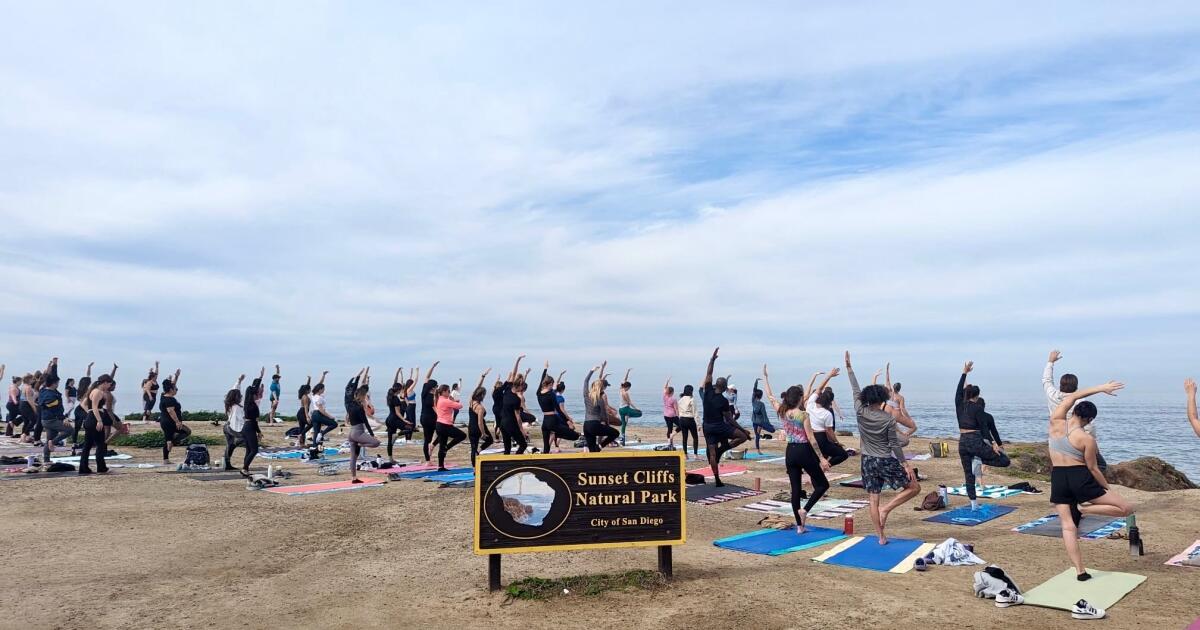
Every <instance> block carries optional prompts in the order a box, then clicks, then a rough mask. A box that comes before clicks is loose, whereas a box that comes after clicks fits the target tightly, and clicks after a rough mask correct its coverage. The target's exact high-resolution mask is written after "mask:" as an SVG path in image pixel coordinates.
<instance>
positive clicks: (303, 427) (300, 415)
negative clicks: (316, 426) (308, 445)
mask: <svg viewBox="0 0 1200 630" xmlns="http://www.w3.org/2000/svg"><path fill="white" fill-rule="evenodd" d="M296 425H297V426H299V427H300V435H299V437H300V445H301V446H304V442H305V440H304V436H305V435H307V434H308V428H309V427H310V426H311V425H309V423H308V410H306V409H305V408H304V407H301V408H300V409H299V410H298V411H296Z"/></svg>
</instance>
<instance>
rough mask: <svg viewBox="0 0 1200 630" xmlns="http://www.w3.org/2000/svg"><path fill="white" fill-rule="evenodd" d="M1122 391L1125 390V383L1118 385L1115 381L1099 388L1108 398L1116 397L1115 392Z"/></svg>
mask: <svg viewBox="0 0 1200 630" xmlns="http://www.w3.org/2000/svg"><path fill="white" fill-rule="evenodd" d="M1122 389H1125V383H1118V382H1117V381H1109V382H1107V383H1105V384H1103V385H1101V386H1100V391H1102V392H1104V393H1105V394H1108V395H1109V396H1116V395H1117V392H1118V391H1121V390H1122Z"/></svg>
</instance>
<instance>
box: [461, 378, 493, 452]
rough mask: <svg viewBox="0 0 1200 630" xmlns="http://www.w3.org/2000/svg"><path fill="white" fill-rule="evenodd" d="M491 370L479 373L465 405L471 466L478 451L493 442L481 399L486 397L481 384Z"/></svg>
mask: <svg viewBox="0 0 1200 630" xmlns="http://www.w3.org/2000/svg"><path fill="white" fill-rule="evenodd" d="M491 372H492V368H488V369H487V370H486V371H484V373H483V374H480V375H479V383H478V384H476V385H475V389H473V390H471V398H470V401H469V402H468V406H467V416H468V419H469V420H470V424H469V425H467V439H468V440H470V443H471V466H472V467H474V466H475V458H477V457H479V453H481V452H483V451H486V450H487V449H488V447H489V446H491V445H492V444H493V443H494V442H495V439H493V437H492V432H491V430H490V429H488V424H487V408H486V407H484V406H483V399H484V398H486V397H487V388H486V387H484V386H483V383H484V381H485V379H487V375H488V374H490V373H491ZM493 413H494V412H493Z"/></svg>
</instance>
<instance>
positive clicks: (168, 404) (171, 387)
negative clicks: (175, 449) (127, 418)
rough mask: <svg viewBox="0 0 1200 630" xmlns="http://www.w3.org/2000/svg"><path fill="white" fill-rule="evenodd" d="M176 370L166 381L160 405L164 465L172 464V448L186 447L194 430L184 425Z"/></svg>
mask: <svg viewBox="0 0 1200 630" xmlns="http://www.w3.org/2000/svg"><path fill="white" fill-rule="evenodd" d="M181 372H182V370H178V369H176V370H175V375H174V376H173V377H172V378H169V379H164V380H163V383H162V396H161V397H159V403H158V426H159V428H161V429H162V432H163V464H165V465H170V463H171V447H172V446H186V445H187V441H188V438H189V437H191V435H192V430H191V429H189V428H188V426H187V425H186V424H184V423H183V405H180V404H179V399H178V397H177V396H178V394H179V375H180V373H181Z"/></svg>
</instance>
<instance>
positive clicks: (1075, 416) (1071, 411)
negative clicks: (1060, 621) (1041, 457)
mask: <svg viewBox="0 0 1200 630" xmlns="http://www.w3.org/2000/svg"><path fill="white" fill-rule="evenodd" d="M1124 387H1125V385H1124V384H1122V383H1118V382H1116V381H1109V382H1107V383H1105V384H1103V385H1099V386H1097V387H1092V388H1089V389H1085V390H1081V391H1075V392H1071V393H1068V394H1067V395H1066V396H1064V397H1063V400H1062V402H1060V403H1059V405H1058V407H1056V408H1055V409H1054V413H1053V414H1051V415H1050V426H1049V430H1048V437H1049V439H1048V445H1049V447H1050V463H1051V464H1052V465H1053V469H1052V470H1051V471H1050V503H1052V504H1054V508H1055V510H1056V511H1057V512H1058V520H1059V522H1060V523H1061V524H1062V537H1063V543H1064V545H1065V546H1066V548H1067V557H1069V558H1070V559H1071V563H1072V564H1073V565H1075V577H1076V579H1078V580H1079V581H1081V582H1083V581H1086V580H1089V579H1091V577H1092V576H1091V575H1090V574H1088V572H1087V569H1086V567H1085V566H1084V563H1083V554H1082V553H1081V552H1080V550H1079V539H1078V536H1079V530H1078V527H1079V521H1080V520H1081V519H1082V518H1083V515H1085V514H1097V515H1100V516H1106V517H1112V518H1123V517H1126V516H1129V515H1131V514H1133V505H1131V504H1130V503H1129V502H1128V501H1126V500H1125V498H1124V497H1122V496H1121V495H1119V494H1117V493H1116V492H1114V491H1113V490H1112V489H1111V488H1110V487H1109V485H1108V481H1107V480H1106V479H1105V478H1104V473H1102V472H1101V471H1100V467H1099V465H1098V463H1097V461H1096V438H1094V437H1092V436H1091V435H1089V434H1088V433H1087V432H1086V431H1084V430H1083V427H1084V426H1086V425H1087V424H1089V423H1091V422H1093V421H1095V419H1096V416H1097V410H1096V405H1095V404H1094V403H1092V402H1091V401H1089V400H1083V399H1084V398H1087V397H1089V396H1093V395H1095V394H1108V395H1109V396H1116V394H1117V392H1118V391H1120V390H1121V389H1123V388H1124ZM1085 504H1086V505H1085ZM1082 603H1084V604H1086V602H1082ZM1076 608H1077V609H1078V608H1080V606H1078V605H1077V606H1076ZM1092 613H1095V614H1096V616H1091V615H1092ZM1078 614H1084V615H1088V616H1085V617H1082V618H1089V619H1090V618H1096V619H1099V618H1100V617H1103V616H1104V611H1103V610H1094V611H1091V612H1088V611H1086V610H1084V611H1080V610H1076V611H1073V614H1072V616H1075V617H1077V618H1080V617H1079V616H1078Z"/></svg>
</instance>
